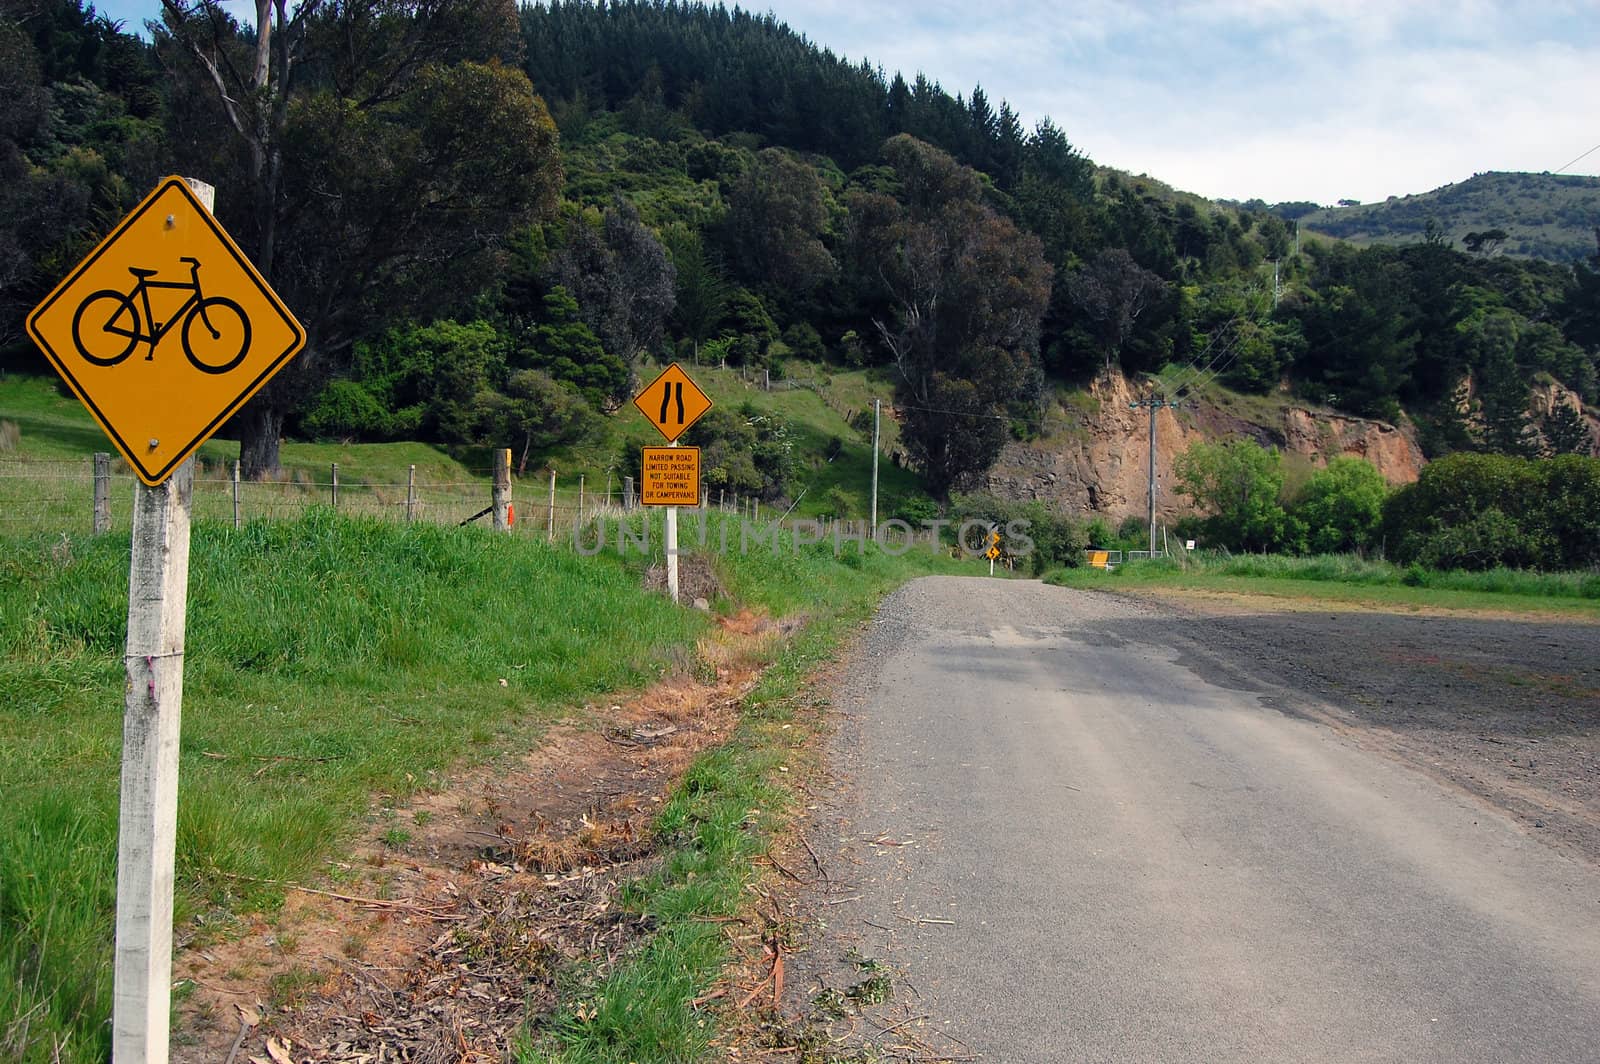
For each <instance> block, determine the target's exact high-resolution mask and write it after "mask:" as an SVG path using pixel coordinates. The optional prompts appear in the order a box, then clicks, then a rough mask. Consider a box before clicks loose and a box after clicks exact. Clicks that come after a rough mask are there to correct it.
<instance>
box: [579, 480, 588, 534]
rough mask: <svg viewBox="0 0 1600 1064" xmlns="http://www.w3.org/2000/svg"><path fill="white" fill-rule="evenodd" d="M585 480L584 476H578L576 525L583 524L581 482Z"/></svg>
mask: <svg viewBox="0 0 1600 1064" xmlns="http://www.w3.org/2000/svg"><path fill="white" fill-rule="evenodd" d="M585 479H586V478H585V476H584V474H582V473H579V474H578V524H580V525H581V524H583V482H584V480H585Z"/></svg>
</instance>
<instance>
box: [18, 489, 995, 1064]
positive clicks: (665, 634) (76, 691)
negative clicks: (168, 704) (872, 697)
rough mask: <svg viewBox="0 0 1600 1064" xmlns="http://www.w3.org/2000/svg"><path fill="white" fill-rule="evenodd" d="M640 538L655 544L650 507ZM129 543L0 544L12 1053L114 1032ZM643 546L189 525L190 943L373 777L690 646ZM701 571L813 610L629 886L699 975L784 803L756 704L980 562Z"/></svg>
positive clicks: (186, 783) (309, 859) (413, 767)
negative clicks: (754, 840)
mask: <svg viewBox="0 0 1600 1064" xmlns="http://www.w3.org/2000/svg"><path fill="white" fill-rule="evenodd" d="M724 521H727V522H728V523H729V524H731V525H733V526H734V527H735V528H737V527H738V522H737V521H736V520H735V519H733V518H727V519H724V518H722V517H721V516H720V515H712V518H711V522H712V525H711V541H712V543H713V544H715V543H716V542H717V540H718V539H719V538H720V537H719V536H718V532H719V531H720V528H719V526H720V525H721V523H722V522H724ZM657 524H659V520H658V521H657ZM731 539H732V542H733V543H734V544H737V543H738V539H739V537H738V535H737V533H735V534H734V535H733V536H732V537H731ZM652 542H653V544H654V545H655V553H656V554H659V551H660V543H661V539H660V535H659V528H657V530H656V535H655V536H654V537H652ZM685 545H686V547H687V546H692V545H693V543H692V541H689V540H688V537H687V534H686V543H685ZM127 550H128V543H127V537H126V536H125V535H124V536H116V535H113V536H107V537H102V538H99V539H84V540H73V539H52V538H50V537H45V536H36V537H14V538H9V539H7V538H0V691H3V692H4V697H3V698H0V780H4V781H5V788H4V790H5V796H6V799H7V800H6V802H5V803H4V805H3V806H0V1058H3V1059H18V1060H24V1061H29V1062H33V1061H40V1062H43V1061H54V1060H57V1059H59V1060H62V1061H67V1062H69V1064H70V1062H89V1061H94V1060H101V1059H104V1057H105V1054H106V1051H107V1029H106V1025H105V1022H104V1021H105V1019H106V1017H107V1016H108V1015H109V1011H110V989H111V988H110V979H109V974H108V970H109V955H110V948H111V926H112V914H113V902H114V891H115V849H116V846H115V841H116V801H117V785H118V762H119V756H120V741H121V733H120V721H121V712H120V706H121V695H122V683H123V676H122V667H121V661H120V658H121V652H122V638H123V624H124V619H125V614H126V596H127V590H126V588H127V575H126V574H127ZM650 561H651V559H650V558H646V557H640V556H636V555H635V556H629V557H626V558H619V557H618V556H617V554H616V553H615V552H614V551H611V552H607V553H603V554H601V555H599V556H597V557H594V558H584V557H580V556H578V555H577V554H576V553H575V552H573V551H572V550H571V549H570V548H566V547H561V546H558V547H555V548H551V547H547V546H545V545H543V544H541V543H539V542H537V541H536V540H533V541H530V540H528V539H524V538H522V537H497V536H494V535H492V534H490V533H488V532H486V531H483V530H479V529H451V528H441V527H437V526H430V525H413V526H406V525H396V524H392V523H388V522H382V521H376V520H370V519H359V518H352V517H348V516H341V515H335V514H333V513H332V512H330V511H327V510H320V511H315V512H313V513H311V514H310V515H308V516H307V517H305V518H302V519H300V520H298V521H292V522H257V523H251V524H247V525H246V526H245V528H244V529H242V530H240V531H237V532H236V531H234V530H233V529H232V528H231V527H227V526H222V525H217V524H207V523H202V524H200V525H198V526H197V528H196V532H195V541H194V550H193V559H192V571H191V581H190V619H189V657H188V661H187V667H186V671H187V676H186V692H185V706H184V729H183V740H182V749H181V772H182V784H181V787H182V791H181V797H180V812H179V821H180V822H179V839H178V876H179V893H180V896H179V921H180V937H185V936H187V935H189V934H193V933H195V932H196V930H197V925H196V924H195V923H194V920H193V918H194V917H195V916H197V915H205V916H206V917H207V923H208V925H210V924H212V923H213V921H212V920H211V917H213V916H216V917H219V918H222V919H224V920H225V919H226V917H227V916H228V914H230V913H238V912H243V911H250V910H253V909H256V908H260V907H263V906H265V907H268V908H270V907H272V906H274V905H275V904H276V903H277V901H278V898H279V895H278V894H277V892H276V891H275V890H274V889H273V888H270V887H264V886H260V885H258V884H256V881H257V880H272V881H285V880H291V881H292V880H296V879H303V878H306V877H308V876H314V875H315V874H316V872H317V870H318V869H319V867H320V866H321V863H322V862H323V860H324V859H325V858H326V857H327V856H328V855H330V854H331V853H335V852H337V850H338V847H339V846H340V845H341V844H342V843H343V842H344V841H345V840H346V839H348V838H350V837H351V835H352V833H353V832H354V830H355V829H356V828H357V827H358V826H359V824H360V822H361V819H362V817H363V815H364V814H365V813H366V812H367V811H368V809H369V805H370V802H371V800H372V796H373V795H374V794H383V795H385V796H386V799H387V800H394V799H402V798H404V796H405V795H406V794H408V793H409V792H411V791H413V790H415V789H417V788H423V787H428V786H430V785H431V783H432V782H433V781H434V780H435V779H437V778H439V777H438V775H437V774H439V773H442V772H444V771H445V770H446V769H448V768H449V767H451V766H452V765H457V764H461V763H463V762H472V761H483V760H487V759H489V758H491V757H493V756H495V755H496V754H498V753H500V752H502V751H506V750H509V749H512V748H514V747H516V746H518V745H521V746H523V747H526V745H527V744H529V743H532V742H536V741H537V737H538V735H539V734H540V732H541V731H542V729H543V728H544V726H545V725H546V723H547V722H548V721H550V720H551V719H552V718H553V717H554V716H556V715H558V714H559V713H562V712H565V711H567V710H568V707H570V706H571V705H572V704H574V703H577V702H580V701H581V700H583V699H584V698H585V697H586V696H589V695H592V694H596V693H599V692H602V691H615V690H622V689H628V688H639V687H643V686H645V685H647V684H648V683H650V682H651V681H653V680H655V679H657V678H659V677H660V676H662V675H663V674H665V673H667V672H669V671H676V670H685V669H691V668H693V666H694V655H695V644H696V641H697V640H698V639H699V638H700V637H701V636H702V635H704V633H705V632H706V630H707V627H708V624H709V622H708V620H707V618H706V617H705V615H703V614H700V613H698V612H696V611H693V610H686V609H679V608H675V607H673V606H672V605H670V604H669V603H668V602H667V601H666V600H665V599H664V598H663V597H661V596H659V595H652V594H649V593H647V592H645V591H644V590H643V580H642V579H641V577H642V570H643V569H644V567H645V566H646V565H647V564H649V563H650ZM712 567H713V569H715V570H716V571H717V575H718V577H719V579H720V580H721V582H722V584H723V586H724V588H725V589H726V592H727V601H726V602H724V603H723V605H724V606H732V605H733V604H735V603H737V604H741V605H743V604H749V605H757V606H763V607H765V608H766V609H768V610H769V611H770V612H771V613H772V614H773V615H775V616H795V615H801V614H803V615H805V616H807V617H809V618H810V622H811V623H810V624H809V625H808V626H807V627H806V628H805V629H804V630H803V634H802V635H800V636H798V637H796V639H795V640H794V641H793V642H792V643H791V645H790V647H789V649H788V650H786V651H784V652H783V653H784V656H783V657H782V659H781V660H780V661H779V663H778V665H776V666H775V667H774V670H773V671H772V672H771V673H770V674H769V677H768V679H767V680H765V681H764V682H763V686H762V688H760V689H759V690H758V691H757V692H756V694H754V695H753V696H752V701H751V705H752V720H751V721H750V722H747V725H746V728H745V729H744V730H742V731H741V732H740V738H739V739H738V740H737V741H736V742H735V743H734V744H733V746H731V747H729V748H728V749H726V750H721V751H717V752H715V753H713V754H710V755H708V757H707V760H706V761H705V762H703V763H702V764H700V765H698V766H696V768H695V770H694V771H693V772H692V773H691V774H690V776H689V778H688V780H686V781H685V783H684V785H683V788H682V789H681V790H680V792H679V793H678V795H677V796H676V797H675V798H674V799H673V801H672V804H671V805H670V806H669V807H668V810H667V813H666V815H665V816H664V817H663V820H662V831H663V832H664V833H666V834H667V836H669V837H671V838H673V839H675V840H678V841H679V842H680V843H681V846H682V851H681V853H680V854H679V855H678V856H676V857H674V859H673V861H672V862H670V863H669V865H668V866H667V868H666V869H665V871H664V872H663V875H662V877H661V879H660V882H658V883H649V884H640V885H638V886H636V887H634V888H632V889H631V891H630V897H631V898H635V899H637V904H639V905H641V906H648V907H649V911H651V912H653V913H657V914H659V917H658V918H659V919H661V921H662V927H663V928H673V929H674V930H673V932H672V937H666V938H658V939H657V940H656V942H655V943H653V944H652V946H651V953H650V955H651V956H653V957H654V958H655V961H654V962H651V963H655V964H657V965H658V966H661V967H663V968H670V969H672V970H673V971H677V970H678V969H679V968H680V967H681V968H683V969H684V970H686V971H690V972H693V973H695V974H694V976H693V977H694V978H696V979H698V978H700V977H701V973H703V972H704V971H706V970H709V969H708V968H707V966H708V965H710V964H712V963H713V962H714V961H716V960H718V959H719V957H716V956H714V955H713V954H712V953H710V952H706V949H707V946H708V943H709V940H706V939H704V938H703V936H701V935H700V934H699V932H698V931H697V930H696V929H695V927H694V926H692V920H691V919H690V916H691V915H692V914H694V913H698V912H704V911H716V910H719V908H720V907H725V906H727V905H732V904H736V903H737V899H738V890H739V887H740V885H741V884H742V882H743V878H742V877H743V876H744V875H746V874H748V862H747V861H746V864H745V871H743V872H740V871H737V870H736V869H735V866H734V865H733V864H732V863H731V862H732V861H733V860H734V858H735V856H736V855H737V856H739V857H741V858H747V857H748V854H749V852H750V851H749V850H748V846H749V845H751V843H750V842H749V841H748V840H747V839H746V838H745V831H744V827H743V824H744V820H745V818H746V816H747V813H748V811H749V810H750V809H756V808H759V809H762V810H768V811H769V812H770V811H772V810H776V809H777V808H778V807H779V806H781V801H779V799H778V798H777V797H776V796H775V795H776V792H771V791H768V790H767V789H766V787H767V784H766V783H765V782H762V781H763V780H764V779H765V777H766V775H772V774H775V773H772V772H769V770H770V769H771V768H772V765H773V763H774V762H773V761H772V760H771V759H772V758H774V757H777V756H779V755H778V753H777V752H776V751H775V750H774V749H770V748H767V747H763V746H761V745H760V744H759V743H757V742H756V741H755V736H756V732H754V731H753V730H752V729H755V728H756V727H757V726H758V725H757V724H756V723H755V719H756V717H757V716H758V713H757V712H756V711H757V710H759V706H760V705H761V704H764V703H765V702H767V701H769V700H773V699H776V698H777V697H778V694H779V693H781V692H782V691H783V690H784V689H785V688H783V686H782V685H783V684H785V683H787V684H790V685H792V684H793V683H795V682H797V677H799V676H800V675H801V674H802V673H803V672H804V670H805V668H806V666H807V665H808V664H809V663H810V662H811V661H814V660H820V659H821V658H822V657H824V656H825V655H826V653H827V652H828V648H829V647H831V646H832V645H835V644H836V643H837V640H838V639H839V638H840V637H841V636H842V633H844V632H845V631H847V630H848V627H849V626H850V625H852V624H854V623H856V621H857V620H859V619H860V617H862V616H864V615H865V614H866V612H867V611H869V610H870V609H871V607H872V605H873V604H874V603H875V602H876V601H877V599H878V597H879V596H880V595H881V594H882V593H883V592H884V591H886V590H887V589H889V588H891V587H893V586H895V585H897V584H898V583H900V582H902V581H903V580H905V579H907V578H909V577H911V576H914V575H917V574H919V573H923V572H929V571H974V567H973V565H972V563H959V562H953V561H950V560H948V559H947V558H943V557H940V556H936V555H934V554H933V553H931V552H929V551H927V550H925V549H924V550H920V551H915V552H913V553H911V554H909V555H907V556H906V557H904V558H899V559H895V558H889V557H887V556H885V555H883V554H881V553H879V552H876V551H870V550H869V551H868V552H867V553H866V554H864V555H857V554H854V553H853V548H852V549H848V550H847V551H846V553H845V554H844V555H843V557H842V558H836V557H835V555H834V551H833V547H832V544H824V545H815V546H809V547H805V548H803V549H801V550H799V551H796V550H794V549H793V547H792V546H789V545H787V544H786V545H785V546H783V547H782V548H780V549H779V550H777V551H771V550H760V549H758V550H756V551H754V552H752V553H751V554H749V555H744V554H742V553H740V552H739V551H738V550H737V549H734V550H731V551H730V552H729V553H728V554H727V555H726V556H725V557H719V558H717V559H715V560H714V561H713V562H712ZM774 685H777V686H774ZM785 735H788V733H785ZM764 815H765V814H764ZM719 869H720V871H718V870H719ZM200 933H202V934H204V933H207V932H205V931H204V930H203V929H200ZM640 963H646V962H643V961H641V962H640ZM640 970H643V969H640ZM617 977H618V978H624V977H625V976H623V975H622V974H621V973H618V975H617ZM669 997H670V995H669ZM614 999H615V1000H622V999H621V998H614ZM677 1001H678V999H676V998H671V1003H674V1004H675V1003H677ZM663 1007H664V1008H665V1006H663ZM667 1011H669V1012H670V1010H667ZM618 1022H619V1024H622V1025H624V1026H629V1024H630V1023H631V1021H629V1020H628V1019H627V1017H622V1018H620V1019H619V1021H618ZM662 1022H663V1023H665V1022H667V1021H665V1020H663V1021H662ZM630 1029H632V1028H631V1026H630ZM630 1037H635V1038H644V1037H647V1031H645V1030H640V1031H638V1032H636V1033H635V1034H634V1035H632V1036H630ZM662 1037H663V1039H666V1040H667V1041H670V1038H669V1037H668V1036H665V1035H664V1036H662ZM663 1044H665V1042H663ZM578 1059H582V1058H578ZM600 1059H606V1058H603V1057H602V1058H600ZM637 1059H649V1060H655V1059H673V1058H672V1057H671V1056H665V1057H663V1056H652V1055H649V1054H639V1056H638V1058H637Z"/></svg>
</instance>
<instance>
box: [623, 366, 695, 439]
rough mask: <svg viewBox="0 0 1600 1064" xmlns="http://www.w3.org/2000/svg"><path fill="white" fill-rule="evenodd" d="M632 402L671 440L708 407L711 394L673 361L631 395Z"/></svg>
mask: <svg viewBox="0 0 1600 1064" xmlns="http://www.w3.org/2000/svg"><path fill="white" fill-rule="evenodd" d="M633 405H634V406H636V407H638V408H639V413H641V414H643V415H644V416H645V419H646V420H648V421H649V422H650V424H652V425H654V426H655V427H656V431H657V432H659V433H661V435H663V436H665V437H666V438H667V442H668V443H671V442H672V441H673V440H675V439H677V438H678V437H679V436H682V435H683V434H684V432H685V431H686V430H687V429H688V428H689V426H690V425H693V424H694V423H695V422H696V421H699V420H700V418H701V417H702V416H703V415H704V414H705V412H706V411H707V410H710V409H711V397H710V396H708V395H707V394H706V393H705V392H702V391H701V390H700V386H699V385H698V384H696V383H695V382H694V381H692V380H690V379H689V375H688V374H687V373H685V372H683V370H682V369H681V368H680V367H679V366H678V364H677V363H676V362H674V363H673V364H672V365H670V366H668V367H667V368H666V369H665V370H663V371H662V373H661V376H659V377H657V378H656V379H655V380H653V381H651V382H650V383H649V385H647V386H646V387H645V390H644V391H642V392H640V393H639V394H638V395H636V396H634V399H633Z"/></svg>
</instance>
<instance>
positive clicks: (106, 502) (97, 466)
mask: <svg viewBox="0 0 1600 1064" xmlns="http://www.w3.org/2000/svg"><path fill="white" fill-rule="evenodd" d="M110 531H111V455H110V454H108V453H107V452H105V451H96V452H95V453H94V534H95V535H97V536H103V535H105V534H106V533H107V532H110Z"/></svg>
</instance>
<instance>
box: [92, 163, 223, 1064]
mask: <svg viewBox="0 0 1600 1064" xmlns="http://www.w3.org/2000/svg"><path fill="white" fill-rule="evenodd" d="M189 184H190V186H191V188H193V189H194V192H195V194H196V196H197V197H198V198H199V199H200V201H201V202H202V203H203V204H204V205H205V207H206V209H207V210H212V209H214V196H215V191H214V190H213V189H212V188H211V186H210V185H207V184H205V183H203V182H199V181H194V180H192V179H191V180H190V181H189ZM193 507H194V459H193V458H192V457H190V458H188V459H185V460H184V461H183V462H182V463H181V464H180V465H179V466H178V468H177V469H176V470H174V471H173V473H172V475H171V476H169V477H168V478H167V479H166V481H165V482H163V483H162V484H161V485H159V486H158V487H154V488H151V487H147V486H145V484H144V483H143V482H142V481H141V482H138V483H136V484H135V485H134V493H133V544H132V550H131V551H130V552H129V554H130V557H129V565H128V640H127V643H126V649H125V652H124V655H123V666H124V669H125V670H126V675H127V681H126V686H125V687H124V694H123V713H122V781H121V795H120V802H119V805H118V808H117V921H116V936H115V940H114V941H115V946H114V954H113V958H112V991H111V1058H112V1060H114V1061H116V1062H117V1064H166V1061H167V1059H168V1051H169V1040H170V1035H171V1030H172V890H173V865H174V860H175V856H176V852H177V839H178V734H179V725H180V722H181V719H182V712H183V649H184V621H185V619H186V615H187V613H188V606H189V529H190V518H191V517H192V515H193Z"/></svg>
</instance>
